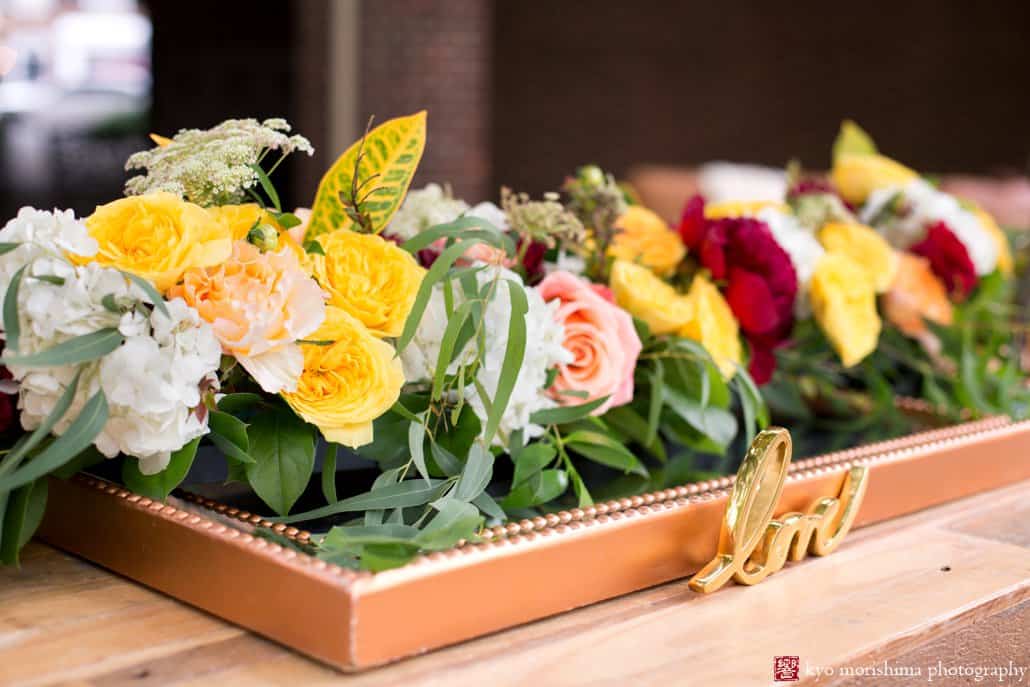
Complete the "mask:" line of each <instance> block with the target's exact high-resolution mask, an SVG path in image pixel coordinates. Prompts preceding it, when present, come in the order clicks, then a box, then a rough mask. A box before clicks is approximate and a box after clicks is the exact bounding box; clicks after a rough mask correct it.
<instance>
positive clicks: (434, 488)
mask: <svg viewBox="0 0 1030 687" xmlns="http://www.w3.org/2000/svg"><path fill="white" fill-rule="evenodd" d="M446 485H447V483H446V482H445V481H444V480H439V479H431V480H429V482H428V483H426V481H425V480H418V479H415V480H410V479H409V480H405V481H403V482H399V483H398V484H393V485H390V486H387V487H383V488H382V489H375V490H373V491H369V492H366V493H364V494H358V495H357V496H351V497H350V498H346V499H343V500H342V501H337V502H336V503H333V504H330V505H328V506H322V507H321V508H315V509H314V510H310V511H307V512H305V513H299V514H296V515H291V516H288V517H278V518H269V519H270V520H271V521H273V522H285V523H291V522H302V521H304V520H315V519H317V518H324V517H328V516H330V515H336V514H338V513H354V512H358V511H364V510H385V509H387V508H407V507H409V506H422V505H425V504H427V503H429V502H430V501H432V500H433V499H435V498H437V497H438V496H439V495H440V492H441V491H442V490H443V489H444V488H445V487H446Z"/></svg>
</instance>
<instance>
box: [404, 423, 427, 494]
mask: <svg viewBox="0 0 1030 687" xmlns="http://www.w3.org/2000/svg"><path fill="white" fill-rule="evenodd" d="M425 445H426V426H425V425H424V424H422V421H421V419H420V420H419V422H412V423H411V424H410V425H408V450H409V451H410V452H411V460H412V461H413V462H414V463H415V469H417V470H418V474H420V475H422V479H424V480H425V481H426V482H427V483H428V482H429V469H428V468H427V467H426V454H425Z"/></svg>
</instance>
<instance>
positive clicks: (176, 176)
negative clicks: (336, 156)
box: [125, 119, 314, 207]
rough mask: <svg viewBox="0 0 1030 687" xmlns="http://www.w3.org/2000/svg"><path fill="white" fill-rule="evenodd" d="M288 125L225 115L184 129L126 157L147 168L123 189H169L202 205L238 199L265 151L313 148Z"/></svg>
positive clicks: (136, 192) (252, 182) (130, 192)
mask: <svg viewBox="0 0 1030 687" xmlns="http://www.w3.org/2000/svg"><path fill="white" fill-rule="evenodd" d="M289 130H290V125H289V124H288V123H287V122H286V120H284V119H266V120H265V121H264V122H258V121H257V120H256V119H228V120H226V121H224V122H222V123H221V124H219V125H218V126H216V127H214V128H211V129H206V130H200V129H183V130H181V131H179V133H177V134H176V135H175V137H174V138H173V139H172V141H171V142H170V143H169V144H168V145H165V146H158V147H156V148H152V149H150V150H141V151H140V152H138V153H135V154H133V155H132V156H131V157H129V160H128V161H127V162H126V163H125V169H126V170H134V169H142V170H145V173H144V174H141V175H139V176H135V177H132V178H131V179H129V181H128V182H126V184H125V193H126V195H142V194H144V193H153V192H155V191H167V192H169V193H174V194H176V195H178V196H180V197H182V198H185V199H187V200H189V201H190V202H193V203H197V204H198V205H203V206H205V207H208V206H211V205H225V204H231V203H238V202H240V201H242V200H243V199H244V197H245V194H246V191H247V189H249V188H251V187H253V186H254V185H255V184H257V183H258V175H257V173H256V172H255V171H254V169H253V167H252V166H253V165H254V164H257V163H258V162H259V158H260V156H261V155H262V154H263V153H266V152H268V151H278V152H279V154H280V155H283V156H285V155H289V154H290V153H293V152H301V153H307V154H308V155H311V154H312V153H313V152H314V148H312V147H311V143H310V141H308V139H306V138H304V137H303V136H298V135H294V136H289V135H287V133H286V132H288V131H289Z"/></svg>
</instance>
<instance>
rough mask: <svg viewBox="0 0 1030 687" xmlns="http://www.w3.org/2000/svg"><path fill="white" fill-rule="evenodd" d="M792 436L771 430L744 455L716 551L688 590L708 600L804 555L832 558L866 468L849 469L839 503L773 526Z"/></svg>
mask: <svg viewBox="0 0 1030 687" xmlns="http://www.w3.org/2000/svg"><path fill="white" fill-rule="evenodd" d="M790 458H791V441H790V432H788V431H787V430H785V429H782V428H779V427H773V428H770V429H767V430H765V431H764V432H762V433H761V434H759V435H758V436H757V437H756V438H755V440H754V442H752V444H751V447H750V448H749V449H748V452H747V455H746V456H745V457H744V461H743V462H742V463H741V465H740V470H739V471H738V472H737V479H736V482H735V483H734V485H733V490H732V492H731V493H730V497H729V503H728V504H727V505H726V515H725V517H724V518H723V523H722V529H721V531H720V533H719V547H718V553H717V554H716V556H715V558H713V559H712V560H711V562H709V563H708V565H706V566H705V567H704V568H702V569H701V571H700V572H698V573H697V574H696V575H694V577H693V578H691V580H690V588H691V589H693V590H694V591H696V592H701V593H705V594H707V593H708V592H713V591H715V590H716V589H719V588H720V587H722V586H723V585H724V584H726V583H727V582H729V581H730V579H734V580H736V581H737V582H739V583H741V584H757V583H758V582H761V581H762V580H764V579H765V578H766V577H768V576H769V575H771V574H772V573H774V572H776V571H777V570H779V569H780V568H782V567H783V566H784V564H785V563H786V562H787V559H788V558H789V559H790V560H792V561H797V560H800V559H802V558H804V557H805V556H806V555H807V554H808V553H812V554H814V555H817V556H825V555H827V554H829V553H832V552H833V551H834V550H835V549H836V548H837V547H838V546H840V543H841V541H842V540H843V539H844V537H845V536H846V535H847V533H848V531H849V530H850V529H851V525H852V523H853V522H854V521H855V516H856V515H857V513H858V509H859V506H861V504H862V497H863V496H864V495H865V490H866V485H867V483H868V474H869V471H868V468H866V467H865V466H855V467H852V468H851V469H850V470H849V471H848V473H847V474H846V475H845V477H844V484H843V486H842V487H841V491H840V494H839V496H838V497H836V498H831V497H826V498H822V499H819V500H818V501H816V502H815V503H813V504H812V506H811V507H810V508H809V509H808V512H807V513H786V514H784V515H783V516H781V517H780V519H779V520H773V515H774V512H775V510H776V504H777V503H778V502H779V500H780V494H781V493H782V492H783V483H784V482H785V481H786V478H787V467H788V466H789V465H790Z"/></svg>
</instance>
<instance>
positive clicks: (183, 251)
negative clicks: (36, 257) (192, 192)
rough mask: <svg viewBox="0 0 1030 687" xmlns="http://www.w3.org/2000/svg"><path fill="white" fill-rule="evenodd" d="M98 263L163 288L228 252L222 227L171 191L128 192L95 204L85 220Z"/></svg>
mask: <svg viewBox="0 0 1030 687" xmlns="http://www.w3.org/2000/svg"><path fill="white" fill-rule="evenodd" d="M86 228H87V229H88V230H89V233H90V235H91V236H92V237H93V238H95V239H96V240H97V243H98V244H99V250H98V251H97V254H96V255H95V256H93V257H91V258H79V259H77V261H78V262H79V263H80V264H82V263H86V262H97V263H100V264H101V265H105V266H107V267H115V268H117V269H120V270H125V271H126V272H131V273H133V274H135V275H138V276H140V277H143V278H145V279H149V280H150V281H152V282H153V283H154V286H155V287H157V289H158V290H159V291H162V292H164V291H167V290H168V289H170V288H171V287H173V286H175V284H176V283H177V282H178V281H179V279H181V278H182V275H183V273H184V272H185V271H186V270H188V269H191V268H193V267H212V266H214V265H218V264H220V263H222V262H224V261H225V260H226V259H228V257H229V255H230V254H231V253H232V237H231V236H230V235H229V230H228V229H227V228H226V225H225V224H223V223H222V222H220V221H218V220H216V219H215V218H214V217H213V216H212V215H211V213H209V212H208V211H207V210H205V209H204V208H202V207H200V206H199V205H194V204H193V203H188V202H186V201H184V200H182V199H180V198H179V197H178V196H176V195H173V194H171V193H149V194H147V195H143V196H130V197H128V198H122V199H120V200H116V201H114V202H113V203H108V204H107V205H101V206H99V207H98V208H97V209H96V211H95V212H94V213H93V214H92V215H90V216H89V217H87V218H86Z"/></svg>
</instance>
